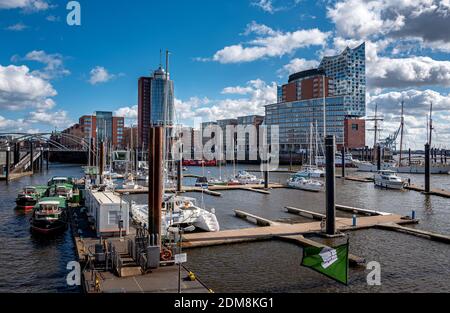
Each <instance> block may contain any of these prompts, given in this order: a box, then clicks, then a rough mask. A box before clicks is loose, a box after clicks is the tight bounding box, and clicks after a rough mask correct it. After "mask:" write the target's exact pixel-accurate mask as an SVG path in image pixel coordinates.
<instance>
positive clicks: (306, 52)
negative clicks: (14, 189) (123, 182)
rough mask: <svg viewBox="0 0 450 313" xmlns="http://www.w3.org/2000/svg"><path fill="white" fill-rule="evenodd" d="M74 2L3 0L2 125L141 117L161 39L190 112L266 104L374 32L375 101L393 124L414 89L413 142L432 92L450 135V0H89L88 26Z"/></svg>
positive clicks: (44, 126)
mask: <svg viewBox="0 0 450 313" xmlns="http://www.w3.org/2000/svg"><path fill="white" fill-rule="evenodd" d="M68 2H69V1H65V0H58V1H57V0H0V39H1V41H0V42H1V43H2V45H1V49H0V131H2V132H3V131H12V130H21V131H46V130H50V129H54V128H55V127H56V128H58V129H63V128H65V127H67V126H68V125H69V124H70V123H71V122H76V121H77V119H78V117H79V116H81V115H83V114H89V113H91V112H92V111H95V110H110V111H114V112H116V113H117V114H125V115H126V116H127V117H129V118H130V119H129V121H130V122H131V121H132V120H133V118H135V116H136V108H135V105H136V103H137V79H138V77H139V76H144V75H149V73H150V71H151V70H153V69H155V68H156V67H157V66H158V64H159V50H160V49H161V48H162V49H169V50H170V51H171V53H172V55H171V64H170V67H171V75H172V79H174V81H175V96H176V99H177V100H176V106H177V116H178V120H179V121H180V122H184V123H188V124H189V123H191V121H192V119H193V118H195V117H201V118H203V119H204V120H209V119H216V118H225V117H233V116H237V115H244V114H251V113H263V112H264V109H263V108H264V105H265V104H268V103H271V102H274V100H275V94H276V89H275V86H276V84H277V83H278V84H280V83H283V82H284V81H286V80H287V75H288V74H289V73H290V72H293V71H297V70H302V69H307V68H310V67H313V66H315V65H317V64H318V62H319V61H320V59H321V56H322V55H324V54H325V55H330V54H335V53H339V52H340V51H341V50H342V49H343V48H345V46H347V45H349V46H351V47H352V46H356V45H357V44H359V43H361V42H363V41H365V42H366V50H368V51H367V55H366V58H367V60H366V62H367V71H368V73H367V76H368V82H367V83H368V86H367V87H368V88H367V91H368V97H367V103H368V111H369V114H370V112H371V110H372V109H373V106H374V104H375V103H378V105H379V108H380V110H381V111H382V112H383V114H384V115H385V125H384V126H385V128H386V135H387V134H388V133H389V132H390V131H393V130H394V129H395V128H396V127H398V113H399V102H400V101H401V99H404V100H405V102H406V104H405V107H406V108H407V112H408V113H409V116H408V118H407V124H408V126H409V127H408V132H407V135H408V136H409V139H407V140H408V141H409V142H410V143H414V142H415V141H417V140H422V137H423V133H424V128H423V126H424V122H425V117H424V116H425V114H426V113H425V112H426V109H427V107H428V103H429V101H433V102H434V103H435V107H436V125H437V127H440V130H439V131H438V130H436V132H437V134H438V141H439V142H441V143H442V144H444V143H445V142H448V139H450V128H449V127H448V126H447V124H448V120H449V116H448V108H449V107H450V96H449V90H448V87H449V86H450V62H448V61H447V60H448V56H449V52H450V35H449V34H447V33H446V32H442V29H449V26H450V22H449V19H450V18H449V17H448V16H447V13H450V4H449V1H448V0H435V1H425V0H409V1H402V2H401V3H399V2H398V1H392V3H390V2H389V1H381V0H374V1H370V2H367V1H364V0H340V1H318V2H317V3H316V2H315V1H314V2H313V1H306V0H284V1H282V0H230V1H212V0H210V1H207V0H197V1H187V0H178V1H170V2H169V1H155V0H152V1H149V0H135V1H128V2H126V4H125V2H124V1H102V0H89V1H87V0H84V1H83V0H81V1H78V2H79V3H80V4H81V25H80V26H69V25H67V23H66V16H67V14H68V12H69V11H68V10H67V9H66V4H67V3H68ZM449 16H450V15H449ZM445 27H446V28H445Z"/></svg>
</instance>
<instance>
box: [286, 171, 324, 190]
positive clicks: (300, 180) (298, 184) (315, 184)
mask: <svg viewBox="0 0 450 313" xmlns="http://www.w3.org/2000/svg"><path fill="white" fill-rule="evenodd" d="M287 184H288V186H289V187H291V188H295V189H301V190H306V191H314V192H319V191H322V190H323V183H322V182H320V181H317V180H312V179H306V178H305V177H301V176H295V175H293V176H292V177H291V178H289V179H288V181H287Z"/></svg>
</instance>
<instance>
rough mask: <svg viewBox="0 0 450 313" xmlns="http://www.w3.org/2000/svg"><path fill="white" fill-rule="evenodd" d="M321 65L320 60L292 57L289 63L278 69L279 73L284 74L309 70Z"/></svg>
mask: <svg viewBox="0 0 450 313" xmlns="http://www.w3.org/2000/svg"><path fill="white" fill-rule="evenodd" d="M317 66H319V61H317V60H306V59H300V58H295V59H292V60H291V61H290V62H289V63H288V64H286V65H284V66H283V68H282V69H280V70H278V74H279V75H283V74H287V75H290V74H293V73H296V72H300V71H304V70H309V69H312V68H316V67H317Z"/></svg>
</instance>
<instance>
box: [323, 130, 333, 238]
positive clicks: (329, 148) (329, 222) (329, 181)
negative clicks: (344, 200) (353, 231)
mask: <svg viewBox="0 0 450 313" xmlns="http://www.w3.org/2000/svg"><path fill="white" fill-rule="evenodd" d="M334 142H335V139H334V136H332V135H331V136H327V137H326V138H325V157H326V159H325V160H326V178H325V188H326V190H325V196H326V212H327V218H326V233H327V235H334V234H335V233H336V224H335V220H336V204H335V193H334V191H335V179H336V177H335V173H334V171H335V167H334V157H335V146H334Z"/></svg>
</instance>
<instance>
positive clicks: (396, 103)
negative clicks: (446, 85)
mask: <svg viewBox="0 0 450 313" xmlns="http://www.w3.org/2000/svg"><path fill="white" fill-rule="evenodd" d="M402 100H403V101H404V111H405V135H404V139H405V140H404V142H405V146H404V147H403V148H406V147H411V148H413V149H423V145H424V144H425V142H426V132H427V130H426V128H427V126H426V124H427V114H428V113H429V109H430V102H433V124H434V128H435V132H433V137H434V139H433V145H435V146H438V147H439V146H440V147H447V148H448V142H449V140H450V126H449V125H450V124H449V122H450V119H449V116H448V108H449V107H450V94H440V93H438V92H436V91H434V90H415V89H409V90H405V91H392V92H387V93H382V94H379V95H375V96H369V97H368V107H367V109H368V115H373V111H374V107H375V104H377V105H378V112H379V114H381V115H382V116H383V118H384V121H383V122H382V128H383V129H384V131H383V133H382V136H381V137H382V138H385V137H387V136H388V135H389V134H392V133H394V132H395V131H396V130H397V129H398V128H399V126H400V114H401V101H402ZM370 127H371V126H370V125H368V127H367V128H370ZM367 136H368V137H367V138H368V140H369V142H370V140H371V137H372V136H373V133H368V134H367Z"/></svg>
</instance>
